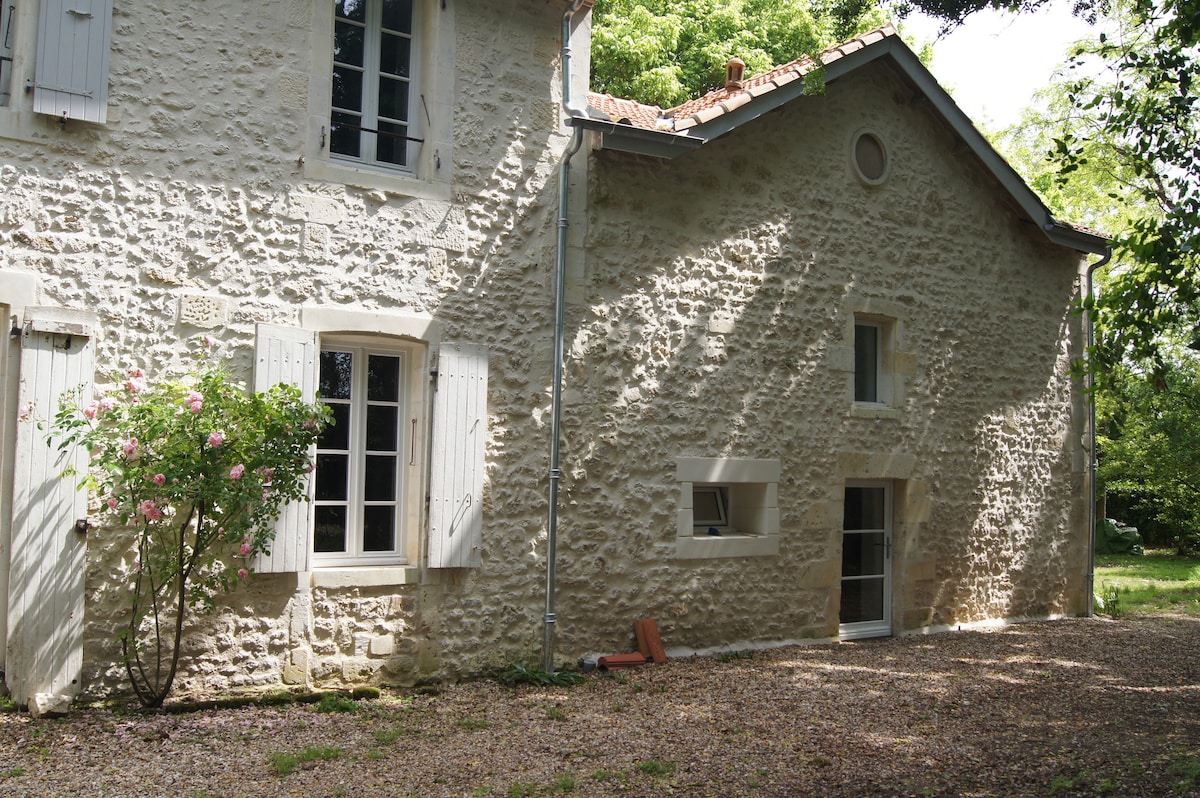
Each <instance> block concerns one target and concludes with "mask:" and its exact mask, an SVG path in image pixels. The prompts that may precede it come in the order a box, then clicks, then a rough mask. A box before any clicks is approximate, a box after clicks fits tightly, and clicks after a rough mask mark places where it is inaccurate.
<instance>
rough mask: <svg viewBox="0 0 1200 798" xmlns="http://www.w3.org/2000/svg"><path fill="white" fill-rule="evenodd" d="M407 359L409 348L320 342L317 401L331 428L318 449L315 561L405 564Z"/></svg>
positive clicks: (324, 434) (314, 535) (407, 426)
mask: <svg viewBox="0 0 1200 798" xmlns="http://www.w3.org/2000/svg"><path fill="white" fill-rule="evenodd" d="M409 358H410V353H409V352H407V351H405V350H404V349H397V348H384V347H379V346H352V345H348V344H347V343H339V342H337V341H336V339H335V340H334V341H324V342H322V348H321V355H320V373H319V378H318V386H319V388H318V396H319V398H320V400H321V401H322V402H323V403H325V404H326V405H327V406H328V407H329V409H330V410H331V412H332V414H333V420H334V423H333V424H332V425H331V426H329V427H328V428H326V429H325V430H324V431H323V432H322V433H321V437H320V440H319V441H318V442H317V459H316V470H315V471H314V474H313V479H314V497H313V554H314V555H315V557H316V560H317V561H318V562H322V561H323V562H357V561H364V560H378V561H399V560H402V559H404V544H403V542H404V535H405V528H404V523H403V522H404V517H405V513H404V511H403V510H404V508H403V497H404V496H405V493H406V491H405V480H406V471H407V469H406V468H405V465H406V464H407V461H405V460H404V459H403V454H402V453H403V452H405V451H407V450H408V449H409V448H411V447H412V445H413V442H412V441H411V440H410V439H409V434H410V433H409V432H408V430H409V427H410V424H409V423H407V422H408V421H409V418H410V413H409V408H408V401H407V397H408V389H407V385H406V383H407V381H408V379H409V377H408V373H409ZM412 422H413V423H412V425H411V426H415V423H416V418H415V417H413V418H412ZM412 459H413V460H414V461H415V457H414V458H412Z"/></svg>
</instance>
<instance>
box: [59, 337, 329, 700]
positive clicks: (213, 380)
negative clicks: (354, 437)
mask: <svg viewBox="0 0 1200 798" xmlns="http://www.w3.org/2000/svg"><path fill="white" fill-rule="evenodd" d="M206 342H207V339H206ZM118 381H119V380H118ZM77 397H78V394H68V395H67V396H66V397H65V398H64V400H63V403H62V404H61V406H60V407H59V408H58V412H57V413H56V415H55V417H54V422H53V432H54V434H55V435H56V437H58V438H59V440H60V444H59V448H60V449H66V448H68V447H70V446H83V447H85V448H86V449H88V450H89V451H91V453H92V455H93V457H92V469H91V471H90V472H89V473H88V474H86V475H76V476H82V480H81V487H85V486H86V487H89V488H91V489H92V490H94V491H95V492H96V496H97V499H98V500H99V501H100V503H101V506H102V507H103V508H104V520H103V526H104V527H106V528H108V529H111V530H127V529H130V528H132V529H133V530H134V532H135V535H134V537H135V548H136V560H135V561H134V564H133V568H132V569H131V572H130V574H129V579H130V582H131V583H132V584H131V595H132V599H131V604H130V611H129V617H128V622H127V623H126V624H125V628H124V631H123V632H122V634H121V646H122V653H123V656H124V659H125V667H126V673H127V675H128V677H129V681H130V683H131V685H132V686H133V689H134V692H135V693H137V696H138V698H139V700H140V701H141V702H142V704H143V705H145V706H147V707H156V706H159V705H161V704H162V702H163V699H165V698H166V696H167V694H168V693H169V692H170V689H171V684H172V682H173V681H174V678H175V671H176V667H177V665H178V661H179V651H180V645H181V642H182V641H181V638H182V633H183V625H184V619H185V616H186V613H187V610H188V607H189V606H198V607H201V608H211V607H212V606H213V605H214V600H215V598H214V597H215V595H216V594H217V593H218V592H222V591H228V590H231V589H233V588H234V587H236V586H237V585H238V584H239V583H240V582H242V581H243V580H245V579H247V578H249V576H250V574H251V571H252V570H253V567H252V562H253V560H254V557H256V556H257V555H258V554H260V553H263V552H267V551H268V550H269V547H270V544H271V541H272V539H273V537H274V522H275V520H276V518H278V516H279V513H280V511H281V509H282V507H283V505H284V504H285V503H287V502H290V501H299V500H303V499H305V498H306V492H307V491H306V485H307V474H308V472H309V471H311V470H312V464H311V461H310V459H309V449H310V447H311V446H312V445H313V444H314V443H315V441H316V438H317V435H318V434H319V433H320V430H321V429H322V428H323V427H324V425H325V424H327V423H328V422H329V418H330V417H329V412H328V410H327V409H326V408H325V407H324V406H323V405H321V404H310V403H306V402H304V401H302V400H301V398H300V393H299V391H298V390H297V389H296V388H294V387H291V386H286V385H276V386H274V387H273V388H271V389H270V390H268V391H266V392H263V393H252V392H247V390H246V389H245V387H244V386H243V385H242V384H240V383H237V382H235V381H233V380H232V379H231V378H230V376H229V375H228V374H227V373H226V372H225V371H224V370H223V369H221V368H219V367H209V368H205V369H203V370H201V371H199V373H198V374H196V375H195V376H194V377H193V378H192V379H190V380H186V381H175V382H164V383H162V384H159V385H153V384H151V382H150V380H149V379H148V378H147V376H146V373H145V372H144V371H143V370H142V369H140V368H134V369H130V371H129V372H128V375H127V378H125V379H124V380H123V387H122V388H121V389H120V390H118V391H116V392H114V393H110V394H108V395H106V396H104V397H102V398H100V399H98V400H95V401H93V402H91V403H89V404H87V405H86V406H82V407H81V406H79V402H78V398H77Z"/></svg>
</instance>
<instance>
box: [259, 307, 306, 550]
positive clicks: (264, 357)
mask: <svg viewBox="0 0 1200 798" xmlns="http://www.w3.org/2000/svg"><path fill="white" fill-rule="evenodd" d="M317 354H318V349H317V335H316V333H314V332H311V331H308V330H300V329H297V328H295V327H278V326H275V325H273V324H260V325H258V329H257V337H256V339H255V348H254V390H255V391H265V390H267V389H268V388H270V387H271V386H272V385H277V384H279V383H281V382H282V383H285V384H287V385H295V386H296V387H298V388H299V389H300V395H301V397H302V398H303V399H304V401H306V402H311V401H313V400H314V399H315V398H316V396H317ZM315 454H316V449H315V447H314V448H313V450H312V451H310V452H309V456H310V457H311V456H314V455H315ZM312 489H313V486H312V480H311V479H310V480H309V481H308V494H309V495H308V498H309V501H300V502H291V503H289V504H286V505H284V507H283V511H282V512H281V513H280V514H279V520H278V521H277V522H276V524H275V541H274V542H273V543H272V544H271V553H270V554H268V555H260V556H259V557H258V560H257V562H255V564H254V569H255V570H256V571H258V572H259V573H294V572H297V571H307V570H308V567H309V566H308V561H309V556H308V550H309V545H308V530H309V526H310V524H311V520H310V519H311V508H312Z"/></svg>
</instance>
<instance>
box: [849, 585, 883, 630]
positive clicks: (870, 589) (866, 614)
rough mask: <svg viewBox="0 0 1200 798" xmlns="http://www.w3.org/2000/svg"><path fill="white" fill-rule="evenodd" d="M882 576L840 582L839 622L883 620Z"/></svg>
mask: <svg viewBox="0 0 1200 798" xmlns="http://www.w3.org/2000/svg"><path fill="white" fill-rule="evenodd" d="M883 584H884V579H883V577H879V578H878V579H852V580H848V581H846V580H843V582H842V608H841V612H840V613H839V615H840V617H839V621H840V622H841V623H861V622H862V621H879V620H883Z"/></svg>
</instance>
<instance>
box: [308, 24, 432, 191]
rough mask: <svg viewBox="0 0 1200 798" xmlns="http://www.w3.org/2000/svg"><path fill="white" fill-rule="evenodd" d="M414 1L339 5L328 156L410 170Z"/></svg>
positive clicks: (413, 138) (413, 142) (414, 139)
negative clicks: (329, 154)
mask: <svg viewBox="0 0 1200 798" xmlns="http://www.w3.org/2000/svg"><path fill="white" fill-rule="evenodd" d="M414 6H415V0H334V29H333V73H332V74H333V80H332V84H333V87H332V96H331V98H330V118H329V151H330V153H331V154H332V155H334V156H335V157H337V158H342V159H348V160H353V161H357V162H361V163H366V164H375V165H380V166H385V167H389V168H400V169H408V170H411V168H412V165H413V163H414V162H415V158H414V148H415V146H416V145H417V144H418V143H419V141H418V137H417V136H416V135H414V134H415V133H416V130H415V127H414V121H415V119H414V114H413V108H414V100H415V99H416V98H417V97H418V96H419V94H418V92H417V91H415V90H414V65H415V63H416V58H415V36H414V31H415V30H416V28H415V24H414V23H415V21H416V16H415V15H416V9H415V7H414Z"/></svg>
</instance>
